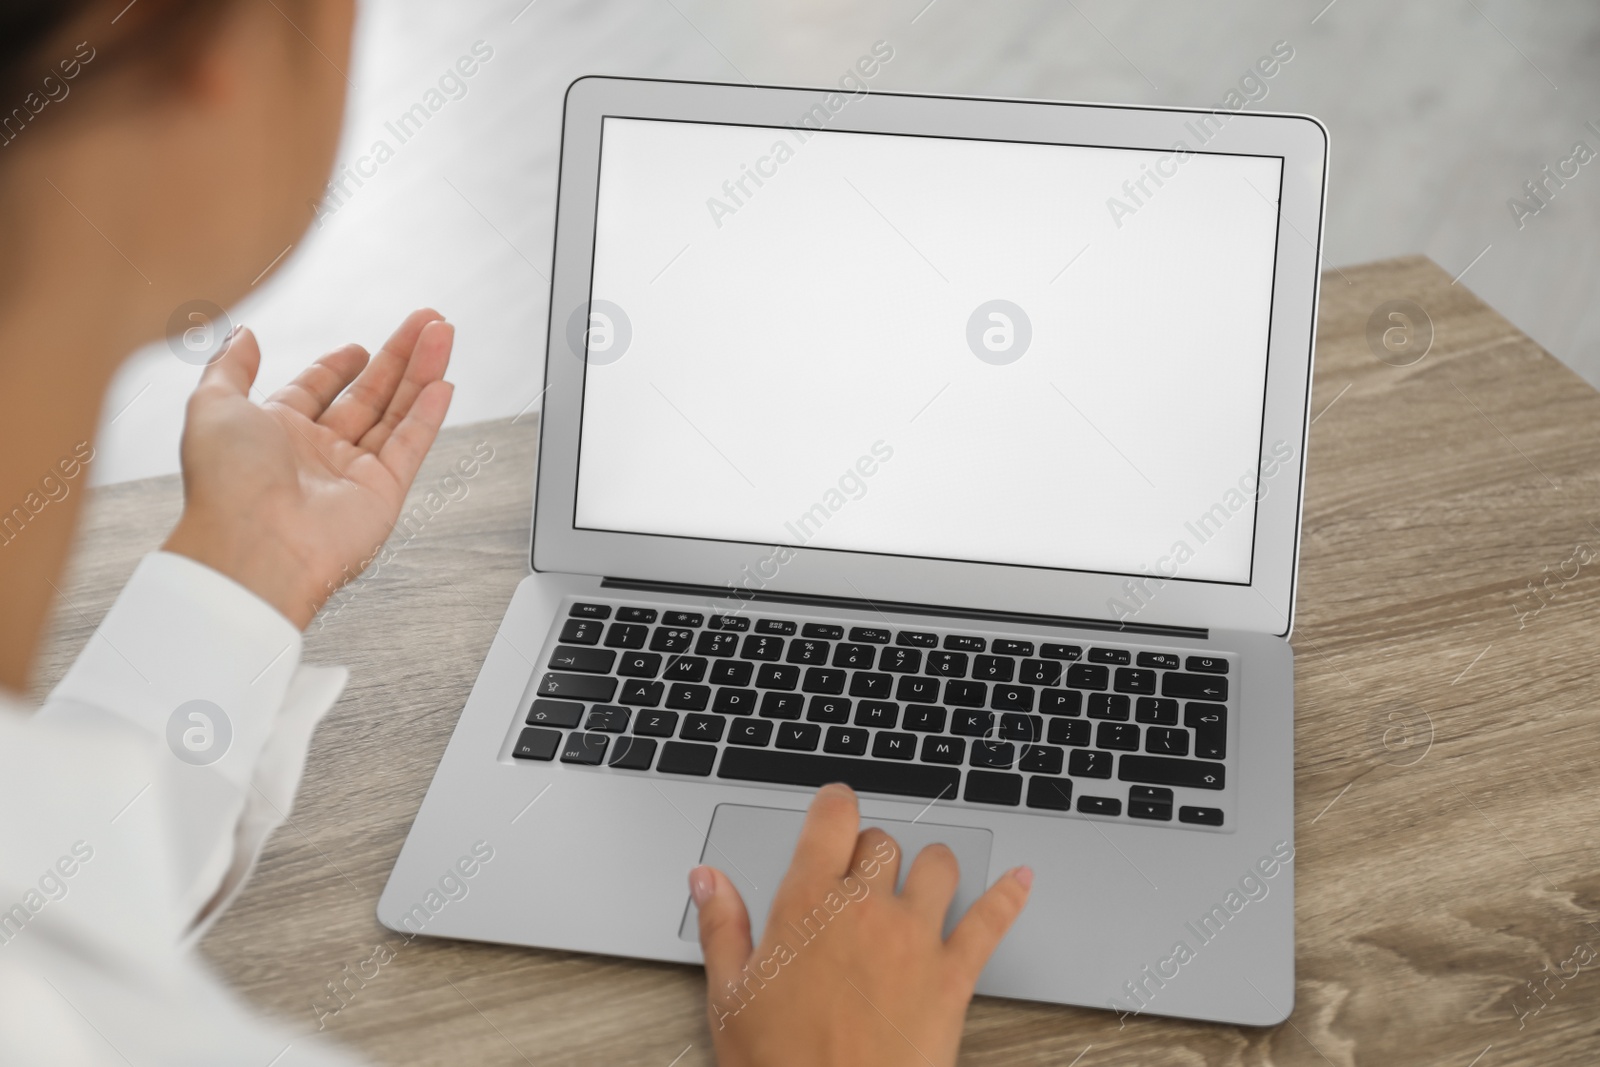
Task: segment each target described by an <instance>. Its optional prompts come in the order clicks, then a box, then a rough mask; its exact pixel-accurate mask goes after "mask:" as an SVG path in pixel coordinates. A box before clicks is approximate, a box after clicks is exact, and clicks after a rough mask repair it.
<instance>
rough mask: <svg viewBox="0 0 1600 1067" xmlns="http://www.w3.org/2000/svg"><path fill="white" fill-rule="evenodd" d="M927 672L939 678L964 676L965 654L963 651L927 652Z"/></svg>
mask: <svg viewBox="0 0 1600 1067" xmlns="http://www.w3.org/2000/svg"><path fill="white" fill-rule="evenodd" d="M928 673H929V674H934V675H938V676H939V677H940V678H965V677H966V676H967V654H966V653H965V652H929V653H928Z"/></svg>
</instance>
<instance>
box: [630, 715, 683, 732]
mask: <svg viewBox="0 0 1600 1067" xmlns="http://www.w3.org/2000/svg"><path fill="white" fill-rule="evenodd" d="M633 732H634V733H636V734H643V735H645V736H646V737H671V736H672V735H673V734H675V733H677V732H678V713H677V712H675V711H641V712H639V714H638V715H637V716H636V717H635V718H634V720H633Z"/></svg>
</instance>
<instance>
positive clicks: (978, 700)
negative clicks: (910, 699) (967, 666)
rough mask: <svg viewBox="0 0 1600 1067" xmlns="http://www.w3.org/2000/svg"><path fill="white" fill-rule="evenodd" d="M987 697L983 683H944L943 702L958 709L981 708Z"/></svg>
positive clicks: (953, 681) (987, 688)
mask: <svg viewBox="0 0 1600 1067" xmlns="http://www.w3.org/2000/svg"><path fill="white" fill-rule="evenodd" d="M988 696H989V686H988V685H987V684H986V683H984V682H958V681H956V680H955V679H951V680H950V681H948V682H946V683H944V702H945V703H946V704H953V705H955V706H956V707H958V708H981V707H983V705H984V703H985V702H986V700H987V698H988ZM901 699H902V700H904V699H905V698H904V697H901Z"/></svg>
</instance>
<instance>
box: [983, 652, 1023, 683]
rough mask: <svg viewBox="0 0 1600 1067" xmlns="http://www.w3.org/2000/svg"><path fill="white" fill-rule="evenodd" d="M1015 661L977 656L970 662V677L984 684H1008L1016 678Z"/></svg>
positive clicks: (1003, 657) (1007, 658)
mask: <svg viewBox="0 0 1600 1067" xmlns="http://www.w3.org/2000/svg"><path fill="white" fill-rule="evenodd" d="M1016 671H1017V661H1016V660H1014V659H1011V658H1009V657H1007V656H977V657H975V658H974V659H973V661H972V676H973V677H974V678H977V679H979V680H980V681H985V682H1009V681H1011V679H1012V678H1013V677H1015V676H1016Z"/></svg>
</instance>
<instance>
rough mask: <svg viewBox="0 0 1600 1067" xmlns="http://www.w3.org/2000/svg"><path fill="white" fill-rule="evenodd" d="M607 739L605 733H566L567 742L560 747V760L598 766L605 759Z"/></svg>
mask: <svg viewBox="0 0 1600 1067" xmlns="http://www.w3.org/2000/svg"><path fill="white" fill-rule="evenodd" d="M609 740H610V738H608V737H606V735H605V734H584V733H578V732H577V731H573V732H572V733H570V734H568V735H567V743H566V744H565V745H563V746H562V747H561V762H562V763H581V764H583V765H584V766H586V767H598V766H600V761H601V760H603V759H605V756H606V742H607V741H609Z"/></svg>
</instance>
